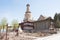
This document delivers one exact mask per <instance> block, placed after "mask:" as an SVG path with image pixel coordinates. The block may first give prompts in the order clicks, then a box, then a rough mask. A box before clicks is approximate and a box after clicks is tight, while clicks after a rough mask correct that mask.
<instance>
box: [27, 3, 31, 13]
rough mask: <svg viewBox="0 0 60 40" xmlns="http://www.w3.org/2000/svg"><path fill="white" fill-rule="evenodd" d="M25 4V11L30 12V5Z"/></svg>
mask: <svg viewBox="0 0 60 40" xmlns="http://www.w3.org/2000/svg"><path fill="white" fill-rule="evenodd" d="M26 6H27V10H26V13H31V12H30V5H29V4H27V5H26Z"/></svg>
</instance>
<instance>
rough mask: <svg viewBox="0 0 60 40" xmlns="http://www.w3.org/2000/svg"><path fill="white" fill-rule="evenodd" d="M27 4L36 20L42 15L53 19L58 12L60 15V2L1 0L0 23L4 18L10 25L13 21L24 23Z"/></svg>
mask: <svg viewBox="0 0 60 40" xmlns="http://www.w3.org/2000/svg"><path fill="white" fill-rule="evenodd" d="M27 3H29V4H30V11H31V12H32V16H33V19H34V20H35V19H38V18H39V16H40V15H44V16H46V17H49V16H51V17H52V18H53V17H54V14H55V13H56V12H57V13H60V0H0V21H1V19H2V18H3V17H6V18H7V20H8V23H11V21H12V20H13V19H16V20H18V21H19V22H21V21H23V19H24V14H25V11H26V4H27Z"/></svg>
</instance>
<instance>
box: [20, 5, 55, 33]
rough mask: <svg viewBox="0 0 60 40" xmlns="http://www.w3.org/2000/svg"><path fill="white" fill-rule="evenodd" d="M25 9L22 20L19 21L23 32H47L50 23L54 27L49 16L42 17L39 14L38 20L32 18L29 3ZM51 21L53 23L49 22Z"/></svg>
mask: <svg viewBox="0 0 60 40" xmlns="http://www.w3.org/2000/svg"><path fill="white" fill-rule="evenodd" d="M26 7H27V9H26V12H25V15H24V19H23V22H22V23H20V25H21V28H22V30H23V31H24V32H49V30H50V28H51V25H53V26H52V28H54V23H53V19H52V18H51V17H48V18H46V17H44V16H43V15H40V17H39V18H38V20H36V21H34V20H32V14H31V11H30V5H29V4H27V5H26ZM51 23H53V24H51Z"/></svg>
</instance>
